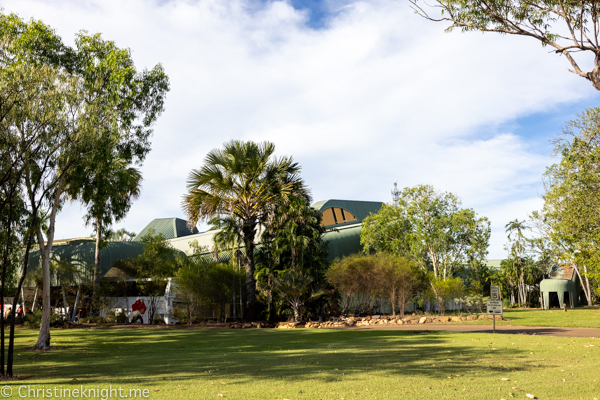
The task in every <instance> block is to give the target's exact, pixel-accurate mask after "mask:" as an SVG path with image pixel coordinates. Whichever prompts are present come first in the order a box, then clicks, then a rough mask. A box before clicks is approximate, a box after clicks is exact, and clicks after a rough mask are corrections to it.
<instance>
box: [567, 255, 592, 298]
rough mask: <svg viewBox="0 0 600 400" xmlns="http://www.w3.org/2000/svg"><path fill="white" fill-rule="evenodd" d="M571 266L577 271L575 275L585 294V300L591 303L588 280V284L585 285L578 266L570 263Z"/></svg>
mask: <svg viewBox="0 0 600 400" xmlns="http://www.w3.org/2000/svg"><path fill="white" fill-rule="evenodd" d="M571 266H572V267H573V268H574V269H575V272H577V275H578V276H579V283H580V284H581V288H582V289H583V293H584V294H585V299H586V300H587V302H588V305H589V306H591V305H592V293H591V292H590V290H589V281H588V286H587V287H586V285H585V284H584V283H583V278H582V276H581V273H579V268H578V267H577V266H576V265H575V264H571ZM586 275H587V274H586ZM586 278H587V276H586Z"/></svg>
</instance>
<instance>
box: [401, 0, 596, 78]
mask: <svg viewBox="0 0 600 400" xmlns="http://www.w3.org/2000/svg"><path fill="white" fill-rule="evenodd" d="M409 2H410V3H411V4H412V7H413V9H414V10H415V12H416V13H417V14H418V15H420V16H422V17H424V18H426V19H428V20H430V21H436V22H447V23H449V26H448V28H447V31H451V30H453V29H457V28H458V29H460V30H462V31H463V32H469V31H478V32H495V33H500V34H509V35H516V36H524V37H529V38H532V39H535V40H537V41H538V42H540V43H541V44H542V46H544V47H550V48H551V49H552V52H554V53H555V54H559V55H562V56H564V57H565V58H566V59H567V61H568V62H569V64H571V67H572V68H573V69H569V72H572V73H574V74H576V75H578V76H581V77H583V78H585V79H587V80H588V81H590V82H591V84H592V86H593V87H594V88H595V89H596V90H600V45H599V43H600V41H599V39H600V38H599V35H600V21H599V19H598V18H599V15H600V14H599V13H600V4H598V2H596V1H585V0H575V1H564V0H528V1H524V0H483V1H465V0H434V1H433V2H432V3H431V4H428V3H427V2H426V1H424V0H409ZM576 55H577V58H579V61H578V60H577V59H576ZM582 55H587V56H588V60H585V62H583V63H582V62H581V61H582V60H581V56H582ZM590 61H591V65H592V67H591V70H588V71H585V70H583V69H582V67H581V66H580V65H583V64H590Z"/></svg>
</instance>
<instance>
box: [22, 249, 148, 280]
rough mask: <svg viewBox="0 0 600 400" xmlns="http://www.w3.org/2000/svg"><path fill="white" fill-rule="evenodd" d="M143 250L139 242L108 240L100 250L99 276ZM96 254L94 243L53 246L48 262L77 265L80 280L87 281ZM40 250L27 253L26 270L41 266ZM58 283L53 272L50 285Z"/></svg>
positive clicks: (91, 277)
mask: <svg viewBox="0 0 600 400" xmlns="http://www.w3.org/2000/svg"><path fill="white" fill-rule="evenodd" d="M143 251H144V245H143V244H142V243H139V242H108V243H107V245H106V247H105V248H103V249H102V250H100V277H101V278H102V277H103V276H104V275H105V274H106V273H107V272H108V271H109V270H110V269H111V268H112V266H113V265H114V264H115V263H116V262H117V261H119V260H127V259H132V258H135V257H137V256H138V255H140V254H142V252H143ZM95 255H96V244H95V243H94V242H84V243H79V244H71V245H61V246H53V247H52V251H51V252H50V262H51V263H60V262H66V263H69V264H71V265H74V266H75V267H77V270H78V271H79V273H80V275H81V276H80V278H81V279H80V282H76V283H84V284H85V283H89V282H91V281H92V280H93V270H94V258H95ZM41 264H42V261H41V257H40V251H39V250H37V251H34V252H32V253H31V254H30V255H29V263H28V264H27V269H28V272H33V271H35V270H37V269H39V268H41ZM58 284H59V282H58V280H57V278H56V276H54V274H53V275H52V277H51V285H52V286H57V285H58Z"/></svg>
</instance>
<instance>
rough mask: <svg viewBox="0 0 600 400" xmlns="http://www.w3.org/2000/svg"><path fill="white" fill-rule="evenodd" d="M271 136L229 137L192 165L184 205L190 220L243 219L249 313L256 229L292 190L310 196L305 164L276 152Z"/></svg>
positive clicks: (252, 304) (251, 311)
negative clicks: (302, 170) (260, 138)
mask: <svg viewBox="0 0 600 400" xmlns="http://www.w3.org/2000/svg"><path fill="white" fill-rule="evenodd" d="M274 152H275V145H274V144H273V143H270V142H261V143H254V142H243V141H230V142H228V143H225V144H224V146H223V149H213V150H211V151H210V152H209V153H208V154H207V156H206V158H205V159H204V165H203V166H202V167H201V168H200V169H195V170H192V171H191V172H190V174H189V176H188V180H187V189H188V191H187V193H186V195H185V196H184V198H183V202H182V207H183V210H184V213H185V214H186V216H187V218H188V221H189V223H190V225H192V226H195V225H196V224H197V223H198V221H201V220H202V221H207V220H210V219H212V218H214V217H221V218H226V217H228V218H230V219H234V220H236V221H238V226H239V230H240V231H241V236H242V238H243V242H244V248H245V254H244V256H243V262H244V267H245V269H246V308H247V309H248V313H247V314H246V315H247V316H248V317H249V318H250V319H253V318H255V317H256V313H255V311H256V310H255V309H254V308H255V302H256V281H255V278H254V248H255V237H256V234H257V232H256V230H257V227H258V226H259V224H261V223H264V222H265V221H267V219H268V217H269V215H271V214H272V212H273V210H274V209H275V207H276V205H277V204H282V203H287V202H288V201H289V199H290V197H291V196H307V190H306V188H305V187H304V182H303V181H302V179H301V178H300V176H299V172H300V166H299V165H298V163H296V162H294V161H293V159H292V158H291V157H280V158H277V157H275V156H274V155H273V153H274Z"/></svg>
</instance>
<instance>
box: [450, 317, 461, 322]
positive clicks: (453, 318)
mask: <svg viewBox="0 0 600 400" xmlns="http://www.w3.org/2000/svg"><path fill="white" fill-rule="evenodd" d="M460 321H462V319H460V317H452V322H460Z"/></svg>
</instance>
